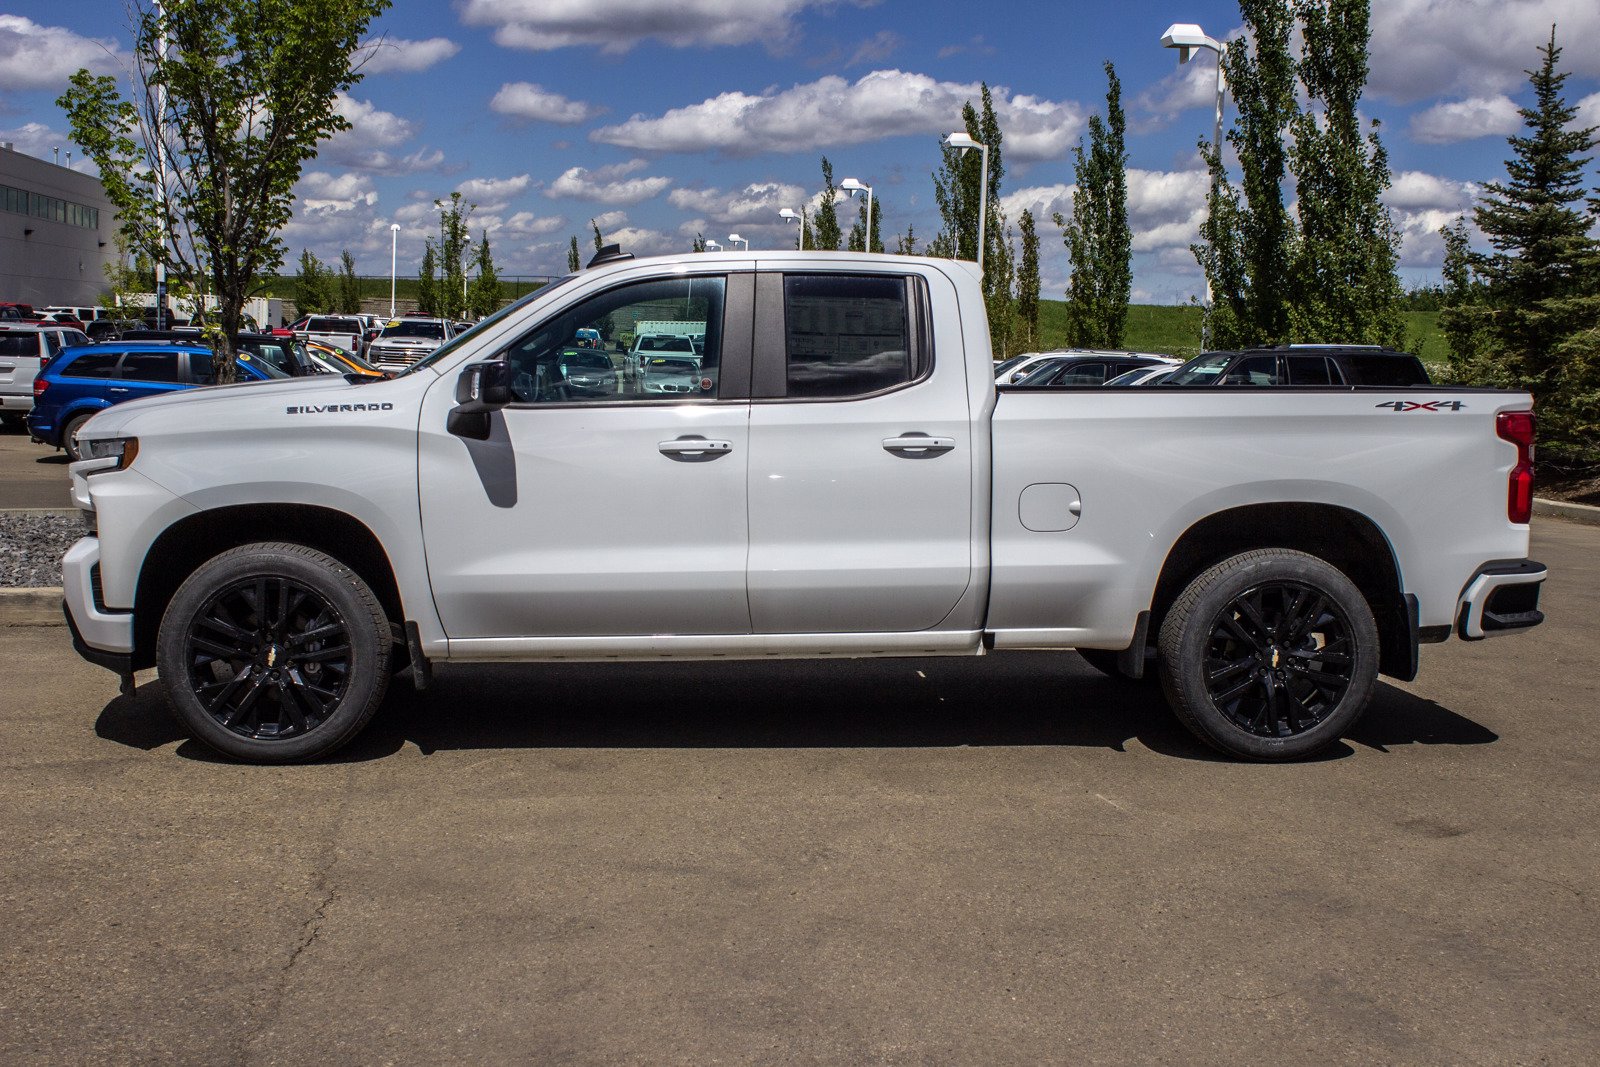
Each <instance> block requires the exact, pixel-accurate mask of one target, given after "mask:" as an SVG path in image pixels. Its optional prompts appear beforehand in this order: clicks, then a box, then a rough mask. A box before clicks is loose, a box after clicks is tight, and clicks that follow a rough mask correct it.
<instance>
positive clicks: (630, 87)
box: [0, 0, 1600, 303]
mask: <svg viewBox="0 0 1600 1067" xmlns="http://www.w3.org/2000/svg"><path fill="white" fill-rule="evenodd" d="M1373 7H1374V14H1373V41H1372V74H1371V77H1370V80H1369V83H1368V91H1367V95H1366V97H1365V99H1364V101H1363V112H1364V113H1365V114H1366V115H1367V116H1369V117H1371V118H1374V119H1378V120H1381V122H1382V124H1383V125H1382V136H1383V139H1384V143H1385V146H1386V147H1387V149H1388V151H1389V154H1390V162H1391V166H1392V169H1393V171H1394V175H1395V184H1394V188H1393V189H1392V190H1391V191H1390V194H1389V203H1390V207H1391V210H1392V211H1393V213H1394V216H1395V219H1396V221H1397V223H1399V225H1400V226H1401V228H1402V231H1403V232H1404V234H1405V244H1404V250H1403V253H1402V272H1403V274H1404V276H1405V278H1406V279H1407V281H1408V282H1409V283H1416V282H1424V281H1432V280H1435V279H1436V278H1437V275H1438V264H1439V259H1440V253H1441V247H1440V242H1439V240H1438V238H1437V236H1436V233H1435V231H1436V230H1437V229H1438V227H1439V226H1440V225H1443V224H1444V223H1446V222H1448V221H1450V220H1451V219H1453V218H1454V217H1455V216H1456V215H1457V214H1459V213H1461V212H1462V211H1464V210H1466V209H1467V208H1468V207H1469V206H1470V204H1471V202H1472V199H1473V195H1474V192H1475V188H1476V184H1477V183H1481V182H1483V181H1489V180H1496V179H1499V178H1502V177H1503V176H1504V159H1505V157H1506V154H1507V146H1506V143H1505V138H1506V136H1507V135H1508V134H1510V133H1513V132H1515V131H1516V130H1517V129H1518V125H1519V120H1518V118H1517V115H1516V111H1515V109H1516V107H1517V106H1518V105H1521V104H1525V103H1527V102H1528V95H1529V94H1528V92H1527V79H1526V76H1525V75H1524V73H1523V71H1524V70H1525V69H1526V68H1528V67H1531V66H1534V65H1535V63H1536V62H1537V59H1538V57H1537V54H1536V49H1537V48H1538V46H1539V45H1540V44H1542V43H1543V42H1544V40H1545V39H1546V38H1547V36H1548V34H1549V31H1550V26H1551V24H1552V23H1557V24H1559V25H1558V31H1557V32H1558V43H1560V44H1562V45H1564V47H1565V53H1564V56H1563V69H1565V70H1567V71H1569V72H1571V74H1572V77H1571V79H1570V80H1569V82H1568V84H1567V94H1568V99H1569V101H1571V102H1573V103H1581V105H1582V108H1583V112H1584V115H1585V116H1586V118H1587V121H1588V122H1589V123H1590V124H1600V48H1597V47H1595V46H1594V44H1593V43H1592V42H1594V41H1596V40H1600V3H1596V2H1595V0H1493V2H1489V0H1375V2H1374V4H1373ZM1173 22H1197V23H1199V24H1200V25H1201V26H1203V27H1204V28H1205V30H1206V31H1207V32H1208V33H1209V34H1211V35H1212V36H1214V37H1224V38H1225V37H1228V36H1236V35H1237V34H1238V33H1239V32H1240V19H1239V13H1238V7H1237V5H1236V4H1234V3H1225V2H1216V0H1182V2H1181V3H1179V2H1173V3H1165V2H1163V3H1154V2H1146V0H1122V2H1113V0H1076V2H1074V0H1067V2H1062V0H1054V2H1051V3H1035V2H1011V3H1004V2H1002V3H989V4H980V3H973V2H971V0H961V2H956V0H455V2H454V3H448V4H447V3H439V2H425V0H397V2H396V3H395V4H394V6H393V7H392V8H391V9H390V10H389V11H388V12H387V13H386V14H385V15H384V16H382V18H381V19H380V20H379V21H378V22H377V23H376V24H375V26H374V31H375V36H377V37H378V38H380V43H379V44H378V46H377V47H376V48H375V50H374V52H373V54H372V57H371V59H370V61H369V63H368V65H367V68H366V70H367V76H366V78H365V79H364V80H363V81H362V82H361V83H360V84H358V85H357V86H356V87H355V89H354V90H353V91H352V92H351V93H350V94H349V98H348V99H347V100H346V101H344V103H343V104H342V106H343V108H344V110H345V113H346V114H347V116H348V117H349V118H350V119H351V121H352V122H353V123H354V128H353V129H351V130H350V131H348V132H346V133H344V134H341V135H340V136H339V137H337V138H335V139H334V140H333V141H332V142H330V143H328V144H327V145H326V146H324V149H323V151H322V153H321V154H320V155H319V157H318V158H317V159H316V160H314V161H312V162H311V163H309V164H308V165H307V167H306V169H305V174H304V175H303V177H302V180H301V183H300V187H299V190H298V193H299V197H298V202H297V211H296V218H295V221H294V222H293V223H292V224H291V226H290V229H289V231H288V232H287V233H286V235H285V237H286V239H287V240H288V241H289V243H290V246H291V249H292V253H291V256H293V255H298V252H299V250H300V249H301V248H302V247H308V248H310V249H312V250H313V251H314V252H316V253H317V254H318V255H319V256H321V257H322V258H323V259H324V260H335V259H337V257H338V255H339V252H340V250H341V249H345V248H348V249H350V250H351V251H352V252H353V253H354V254H355V256H356V259H357V264H358V269H359V270H360V271H361V272H362V273H366V274H387V273H388V270H389V252H390V230H389V227H390V224H391V223H394V222H398V223H399V224H400V225H401V227H402V230H401V233H400V235H399V252H398V255H399V263H400V267H399V269H400V272H401V273H402V274H414V273H415V270H416V265H417V263H418V261H419V260H420V257H421V253H422V243H423V239H424V237H426V236H427V235H428V234H430V233H435V232H437V217H438V216H437V212H436V211H435V209H434V208H433V200H434V199H435V198H439V197H447V196H448V195H449V194H450V193H451V192H452V191H456V190H459V191H461V192H462V193H463V194H464V196H465V198H466V200H467V201H469V202H471V203H475V204H476V205H477V209H476V213H475V215H474V217H473V226H474V230H475V231H476V230H477V229H479V228H487V230H488V232H489V239H490V241H491V243H492V245H493V247H494V250H495V257H496V261H497V263H499V264H500V266H501V269H502V273H503V274H518V273H521V274H545V273H560V272H563V271H564V270H565V268H566V247H567V242H568V239H569V237H570V236H572V235H577V236H578V237H579V240H580V244H581V245H582V247H584V248H585V249H587V248H589V247H590V243H589V242H590V231H589V220H590V219H591V218H593V219H596V220H598V222H599V223H600V225H601V227H602V229H603V230H604V231H605V232H606V234H607V235H608V237H611V238H615V239H618V240H620V241H621V242H622V243H623V245H624V247H626V248H628V249H630V250H632V251H636V252H639V253H653V252H668V251H677V250H686V249H687V248H688V247H689V245H690V243H691V242H692V240H693V239H694V236H695V234H696V233H703V234H704V235H705V236H706V237H708V238H714V239H716V240H718V241H721V242H724V243H726V238H727V236H728V234H729V233H735V232H736V233H739V234H741V235H742V236H744V237H746V238H748V239H749V240H750V241H751V243H752V246H753V247H755V248H762V247H779V246H787V243H789V242H792V241H793V229H792V227H790V228H786V227H785V224H784V223H782V221H781V220H780V219H779V218H778V216H777V211H778V209H779V208H782V207H792V208H799V206H800V202H801V201H802V200H805V201H807V202H808V203H809V204H811V205H812V206H813V207H814V205H815V203H816V199H815V198H816V192H817V189H818V187H819V185H820V171H819V167H818V159H819V157H820V156H822V155H826V156H828V158H829V159H830V160H831V161H832V163H833V165H834V173H835V177H836V179H843V178H845V177H855V178H858V179H860V180H861V181H863V182H865V183H867V184H869V185H871V186H873V187H874V190H875V197H876V200H875V204H876V205H877V206H878V207H879V208H880V209H881V211H882V218H883V219H884V237H885V240H886V241H890V240H891V237H890V235H891V234H892V233H899V232H902V231H903V230H904V229H905V228H906V226H907V225H908V224H910V225H913V226H914V227H915V230H916V233H917V235H918V236H919V237H920V238H922V239H923V240H926V238H928V237H931V236H933V234H934V233H936V232H937V230H938V225H939V220H938V213H937V210H936V208H935V205H934V201H933V184H932V180H931V177H930V175H931V174H932V172H933V170H934V169H935V168H936V166H937V164H938V155H939V153H938V138H939V136H940V135H941V134H942V133H945V132H948V131H950V130H953V129H957V128H959V126H960V114H959V113H960V107H961V104H962V102H963V101H964V100H966V99H969V98H971V99H974V100H976V97H977V87H978V83H979V82H980V81H987V82H988V83H989V85H990V86H991V88H992V89H993V90H994V93H995V96H996V99H997V102H998V104H999V113H1000V120H1001V126H1002V131H1003V133H1004V135H1005V139H1006V140H1005V149H1004V152H1005V161H1006V168H1007V173H1006V176H1005V181H1004V187H1003V192H1004V195H1005V206H1006V208H1007V211H1008V214H1009V216H1010V217H1011V219H1012V220H1013V222H1014V221H1015V219H1016V218H1017V216H1018V215H1019V214H1020V213H1021V211H1022V210H1023V209H1024V208H1028V209H1031V210H1032V211H1033V212H1034V214H1035V217H1036V218H1037V219H1038V220H1039V223H1040V243H1041V255H1042V261H1043V262H1042V269H1043V274H1044V287H1045V294H1044V295H1045V296H1047V297H1052V296H1057V297H1058V296H1059V295H1060V290H1061V289H1062V287H1063V286H1064V285H1065V282H1066V277H1067V272H1068V264H1067V259H1066V253H1065V250H1064V248H1063V247H1062V244H1061V240H1060V232H1059V230H1058V229H1057V228H1056V227H1055V225H1054V224H1053V223H1052V222H1050V221H1049V216H1050V213H1051V212H1053V211H1063V212H1068V211H1070V195H1071V184H1072V180H1073V174H1072V162H1071V149H1072V147H1073V145H1074V144H1076V143H1077V140H1078V138H1079V136H1080V135H1082V134H1083V133H1084V130H1085V123H1086V122H1087V119H1088V116H1089V115H1090V114H1091V113H1093V112H1094V111H1097V110H1102V109H1103V108H1104V103H1105V99H1104V98H1105V78H1104V74H1103V72H1102V69H1101V64H1102V62H1103V61H1104V60H1107V59H1109V60H1111V61H1112V62H1113V63H1115V64H1116V67H1117V71H1118V75H1119V76H1120V78H1121V80H1122V83H1123V100H1124V106H1125V108H1126V110H1127V112H1128V118H1129V124H1130V129H1129V138H1128V149H1129V154H1130V157H1131V158H1130V160H1129V167H1130V175H1129V178H1130V181H1129V186H1130V211H1131V214H1132V221H1133V227H1134V231H1135V246H1134V247H1135V256H1134V288H1135V300H1137V301H1147V302H1156V303H1171V302H1178V301H1182V300H1185V299H1187V298H1188V297H1190V296H1191V295H1195V294H1198V293H1199V292H1200V291H1201V290H1202V288H1203V284H1204V283H1203V279H1202V278H1201V276H1200V274H1199V272H1198V270H1197V269H1196V267H1195V265H1194V261H1193V257H1192V256H1191V254H1190V253H1189V251H1188V246H1189V244H1190V242H1191V241H1193V240H1194V238H1195V233H1196V227H1197V226H1198V223H1199V220H1200V218H1201V212H1202V211H1203V206H1204V203H1203V201H1204V194H1205V184H1206V178H1205V175H1204V172H1203V171H1201V170H1200V169H1199V160H1198V157H1197V154H1196V151H1195V142H1196V140H1197V139H1198V138H1200V137H1201V136H1206V137H1209V136H1210V130H1211V119H1212V114H1211V109H1212V101H1213V94H1214V86H1215V80H1214V79H1215V67H1214V65H1213V63H1212V60H1211V58H1210V57H1209V55H1205V56H1202V57H1200V58H1198V59H1196V60H1195V61H1194V62H1192V63H1190V64H1189V65H1188V66H1185V67H1181V68H1180V67H1179V66H1178V64H1177V62H1176V54H1175V53H1173V52H1171V51H1167V50H1164V49H1162V48H1161V47H1160V45H1159V38H1160V36H1161V33H1162V32H1163V30H1164V29H1165V28H1166V27H1167V26H1168V25H1169V24H1170V23H1173ZM130 39H131V34H130V32H129V29H128V26H127V25H126V18H125V15H124V12H123V9H122V6H121V5H120V4H114V3H109V2H106V0H96V2H89V0H54V2H51V3H42V2H38V0H11V2H10V3H8V4H7V8H6V10H5V12H4V13H0V140H8V141H13V142H15V143H16V145H17V148H18V149H19V150H21V151H25V152H29V153H31V154H34V155H38V156H41V157H43V158H47V159H48V158H52V154H51V150H52V147H57V146H58V147H60V148H61V150H62V153H63V156H62V162H65V153H66V151H67V150H68V148H69V147H70V146H69V145H68V142H67V140H66V137H65V132H64V131H65V129H66V123H65V120H64V117H63V116H62V115H61V113H60V111H59V110H58V109H57V108H56V107H55V106H54V103H53V101H54V99H55V98H56V96H57V95H59V93H60V92H61V91H62V89H64V88H65V86H66V81H67V78H68V76H69V75H70V74H71V72H72V71H73V70H76V69H77V68H78V67H80V66H90V67H92V68H94V69H96V70H99V71H108V72H115V71H118V70H121V69H123V68H124V65H125V63H126V60H127V49H128V47H129V44H130ZM1583 42H1589V43H1583ZM1230 113H1231V112H1230ZM79 156H80V154H78V153H75V154H74V159H73V165H74V166H75V167H78V168H80V169H82V167H83V163H82V161H81V158H79ZM1595 183H1596V184H1600V177H1596V178H1595ZM841 210H843V211H845V212H852V211H853V210H854V209H853V208H849V207H846V206H844V205H841Z"/></svg>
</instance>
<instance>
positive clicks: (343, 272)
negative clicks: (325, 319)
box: [336, 248, 361, 315]
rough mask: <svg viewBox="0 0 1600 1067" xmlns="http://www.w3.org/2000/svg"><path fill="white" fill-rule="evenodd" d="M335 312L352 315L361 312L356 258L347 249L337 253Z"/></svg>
mask: <svg viewBox="0 0 1600 1067" xmlns="http://www.w3.org/2000/svg"><path fill="white" fill-rule="evenodd" d="M336 303H337V305H338V307H337V310H339V311H342V312H344V313H345V314H346V315H354V314H356V313H357V312H359V311H360V310H361V279H360V278H357V277H356V257H355V256H352V255H351V254H350V250H349V249H348V248H346V249H344V250H343V251H342V252H340V253H339V299H338V300H337V301H336Z"/></svg>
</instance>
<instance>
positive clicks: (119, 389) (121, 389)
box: [106, 385, 132, 393]
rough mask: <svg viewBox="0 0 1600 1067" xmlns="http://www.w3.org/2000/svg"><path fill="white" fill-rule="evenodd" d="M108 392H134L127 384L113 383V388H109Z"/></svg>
mask: <svg viewBox="0 0 1600 1067" xmlns="http://www.w3.org/2000/svg"><path fill="white" fill-rule="evenodd" d="M106 392H108V393H128V392H132V390H131V389H129V388H128V387H127V386H125V385H113V386H112V387H111V388H109V389H107V390H106Z"/></svg>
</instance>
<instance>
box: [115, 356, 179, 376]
mask: <svg viewBox="0 0 1600 1067" xmlns="http://www.w3.org/2000/svg"><path fill="white" fill-rule="evenodd" d="M122 376H123V377H124V378H126V379H128V380H130V381H135V382H176V381H179V380H180V379H179V376H178V353H176V352H129V353H128V354H127V355H126V356H124V357H123V360H122Z"/></svg>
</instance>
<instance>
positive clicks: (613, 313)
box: [502, 276, 727, 404]
mask: <svg viewBox="0 0 1600 1067" xmlns="http://www.w3.org/2000/svg"><path fill="white" fill-rule="evenodd" d="M726 289H727V281H726V279H725V278H722V277H720V276H718V277H680V278H662V279H657V280H653V281H647V282H637V283H635V284H632V285H624V286H621V287H619V288H616V289H611V290H609V291H607V292H604V293H601V294H599V295H597V296H593V297H590V298H589V299H588V300H585V301H583V302H582V303H580V304H578V305H576V306H574V307H570V308H567V309H565V310H563V311H561V312H559V313H558V314H557V316H556V317H555V318H553V319H549V320H546V321H545V322H543V323H541V324H540V325H539V326H537V327H536V328H535V329H534V330H533V331H532V332H530V333H527V334H524V335H523V336H522V337H520V338H518V339H517V340H516V341H515V342H513V343H512V345H511V347H510V348H508V349H506V351H505V352H504V354H503V356H502V358H504V359H506V360H508V361H509V362H510V363H511V364H512V366H513V368H514V370H515V377H514V381H513V385H512V393H513V394H514V395H515V396H516V398H517V400H518V401H519V402H521V403H524V404H566V403H595V402H619V401H622V402H627V401H662V400H715V399H717V396H718V392H719V389H720V386H721V379H722V309H723V303H724V300H725V297H726ZM663 321H665V322H674V323H683V324H685V325H683V326H682V327H681V329H683V331H684V333H685V334H688V333H691V332H692V333H703V334H704V335H705V339H706V340H705V346H704V349H703V350H702V351H698V352H697V351H696V350H695V347H694V346H693V345H692V344H690V343H689V341H688V339H687V336H685V337H682V338H678V339H676V340H679V341H681V343H679V344H674V345H672V346H670V347H665V348H660V349H656V348H652V347H649V346H647V345H643V344H639V343H638V342H639V341H640V340H641V338H640V337H639V336H636V333H637V324H639V323H645V322H652V323H658V322H663ZM643 339H644V340H650V338H649V337H644V338H643ZM629 353H634V354H635V358H634V359H633V360H631V361H630V360H629V359H628V358H626V357H628V355H629Z"/></svg>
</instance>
